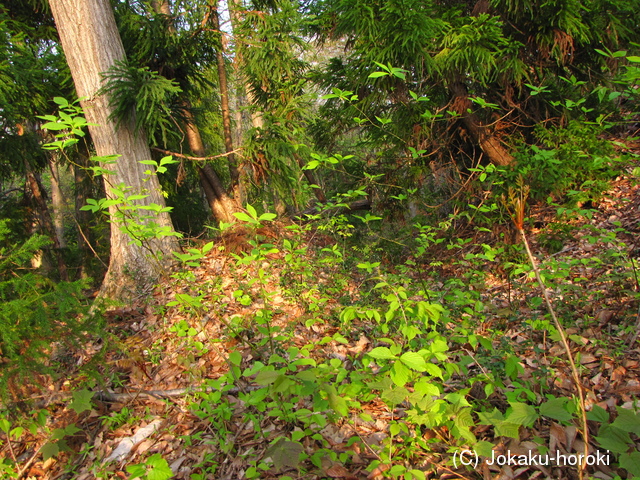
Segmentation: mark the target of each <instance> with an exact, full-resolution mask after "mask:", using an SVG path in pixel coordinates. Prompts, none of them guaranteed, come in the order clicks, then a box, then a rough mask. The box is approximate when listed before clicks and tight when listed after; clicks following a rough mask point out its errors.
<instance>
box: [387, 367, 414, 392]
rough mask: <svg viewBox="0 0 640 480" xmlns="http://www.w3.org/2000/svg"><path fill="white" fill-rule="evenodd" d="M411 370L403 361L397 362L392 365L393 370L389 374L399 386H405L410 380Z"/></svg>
mask: <svg viewBox="0 0 640 480" xmlns="http://www.w3.org/2000/svg"><path fill="white" fill-rule="evenodd" d="M410 373H411V371H410V370H409V369H408V368H407V367H405V366H404V364H403V363H402V362H395V363H394V364H393V367H391V372H390V373H389V376H390V377H391V380H393V383H395V384H396V385H398V386H399V387H403V386H404V385H406V383H407V382H408V381H409V374H410Z"/></svg>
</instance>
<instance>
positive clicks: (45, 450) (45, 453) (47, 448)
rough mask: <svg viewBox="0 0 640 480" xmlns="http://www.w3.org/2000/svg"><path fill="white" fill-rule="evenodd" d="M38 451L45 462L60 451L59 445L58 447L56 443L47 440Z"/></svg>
mask: <svg viewBox="0 0 640 480" xmlns="http://www.w3.org/2000/svg"><path fill="white" fill-rule="evenodd" d="M40 453H42V459H43V460H44V461H45V462H46V461H47V460H49V459H50V458H51V457H55V456H56V455H58V454H59V453H60V447H58V444H57V443H52V442H47V443H45V444H44V445H43V446H42V448H41V449H40Z"/></svg>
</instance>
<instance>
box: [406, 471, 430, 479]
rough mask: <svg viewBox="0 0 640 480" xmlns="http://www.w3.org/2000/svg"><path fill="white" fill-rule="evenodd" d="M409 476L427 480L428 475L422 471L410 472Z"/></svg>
mask: <svg viewBox="0 0 640 480" xmlns="http://www.w3.org/2000/svg"><path fill="white" fill-rule="evenodd" d="M407 473H408V474H410V475H412V476H413V478H415V479H416V480H427V476H426V474H425V473H424V472H423V471H422V470H415V469H413V470H409V471H407Z"/></svg>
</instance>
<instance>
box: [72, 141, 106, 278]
mask: <svg viewBox="0 0 640 480" xmlns="http://www.w3.org/2000/svg"><path fill="white" fill-rule="evenodd" d="M83 145H84V146H85V147H86V148H84V149H81V150H80V151H79V152H78V158H77V160H76V164H74V166H73V179H74V184H75V196H74V202H75V219H76V229H77V237H76V238H77V242H78V249H79V250H80V257H81V258H80V273H79V277H80V278H87V277H88V276H90V275H89V273H88V270H89V263H90V258H91V255H92V253H93V252H92V250H93V246H92V242H93V236H92V233H91V228H90V223H91V212H90V211H88V210H82V207H84V206H85V205H86V204H87V199H88V198H90V196H91V177H90V176H89V173H88V168H89V150H88V146H87V145H86V143H84V142H83ZM96 256H97V254H96ZM100 261H102V260H100Z"/></svg>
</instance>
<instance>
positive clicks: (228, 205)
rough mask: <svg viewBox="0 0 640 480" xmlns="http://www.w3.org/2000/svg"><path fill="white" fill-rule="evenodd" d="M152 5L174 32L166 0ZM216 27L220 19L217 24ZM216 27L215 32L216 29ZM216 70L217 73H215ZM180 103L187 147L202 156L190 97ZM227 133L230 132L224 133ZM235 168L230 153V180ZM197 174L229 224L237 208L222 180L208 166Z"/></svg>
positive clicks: (227, 127) (230, 145)
mask: <svg viewBox="0 0 640 480" xmlns="http://www.w3.org/2000/svg"><path fill="white" fill-rule="evenodd" d="M151 8H153V10H154V11H155V12H156V13H159V14H162V15H165V16H166V17H167V21H168V23H167V28H168V30H169V32H170V33H173V34H176V33H177V32H176V28H175V25H174V23H173V20H172V15H171V8H170V6H169V2H168V1H167V0H152V2H151ZM212 13H213V15H212V16H214V17H215V19H216V22H218V17H217V9H216V8H215V7H214V6H212ZM216 25H218V26H219V22H218V23H216ZM219 30H220V29H219V27H218V31H219ZM221 58H222V68H223V78H224V89H223V87H222V81H223V80H222V79H221V80H220V91H221V97H222V99H223V102H224V101H225V99H226V111H227V122H226V123H225V122H224V120H223V126H224V136H225V147H226V149H227V150H226V151H227V153H228V152H230V151H233V140H231V137H230V132H231V122H230V121H229V119H228V115H229V102H228V94H223V91H224V92H226V91H227V79H226V71H224V57H222V52H221V51H219V55H218V69H220V59H221ZM218 73H219V72H218ZM182 106H183V108H184V112H185V113H184V116H185V125H184V127H185V130H186V133H187V141H188V142H189V149H190V150H191V153H192V154H194V155H196V156H198V157H204V156H205V155H206V151H205V148H204V143H203V142H202V137H201V136H200V130H199V129H198V125H197V124H196V119H195V118H194V117H193V113H192V112H191V102H190V101H189V99H187V98H184V99H183V100H182ZM224 112H225V107H224V103H223V107H222V113H223V118H224ZM228 132H229V134H227V133H228ZM232 164H233V167H234V168H235V171H236V172H237V167H235V160H234V159H233V155H230V157H229V168H230V171H231V174H232V183H233V172H234V170H233V169H232V168H231V166H232ZM198 175H199V177H200V185H201V186H202V190H204V194H205V196H206V197H207V203H208V204H209V207H210V208H211V212H212V213H213V216H214V217H215V218H216V219H217V220H220V221H223V222H227V223H231V222H233V221H235V217H234V216H233V213H234V212H237V211H238V208H237V204H236V203H235V202H234V201H233V200H232V199H231V198H230V197H229V195H227V192H226V190H225V189H224V188H223V187H222V182H221V181H220V179H219V178H218V175H217V174H216V172H215V170H213V168H211V167H210V166H208V165H205V166H204V167H198Z"/></svg>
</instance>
